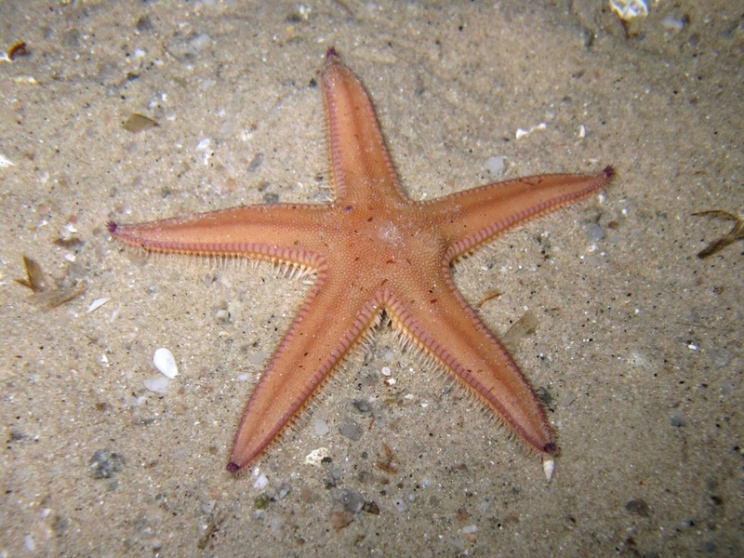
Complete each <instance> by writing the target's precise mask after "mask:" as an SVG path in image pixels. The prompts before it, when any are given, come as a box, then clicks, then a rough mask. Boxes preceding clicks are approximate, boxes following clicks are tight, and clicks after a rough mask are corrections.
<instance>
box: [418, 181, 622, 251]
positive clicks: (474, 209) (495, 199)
mask: <svg viewBox="0 0 744 558" xmlns="http://www.w3.org/2000/svg"><path fill="white" fill-rule="evenodd" d="M613 172H614V171H613V170H612V167H607V168H605V170H603V171H602V172H600V173H599V174H596V175H579V174H547V175H539V176H531V177H526V178H518V179H516V180H510V181H507V182H496V183H494V184H488V185H486V186H481V187H480V188H474V189H472V190H466V191H464V192H457V193H455V194H451V195H449V196H446V197H444V198H440V199H437V200H433V201H431V202H428V203H427V206H428V207H427V209H428V208H432V214H436V215H439V216H440V217H439V219H440V220H441V224H442V229H441V232H442V234H444V236H445V238H446V239H447V242H448V243H449V244H450V252H449V257H450V261H451V260H452V259H456V258H457V257H458V256H461V255H463V254H465V253H467V252H469V251H471V250H472V249H473V248H475V247H477V246H479V245H480V244H482V243H484V242H488V241H489V240H490V239H492V238H493V237H494V236H495V235H497V234H498V233H500V232H501V231H503V230H504V229H507V228H509V227H512V226H514V225H516V224H518V223H521V222H523V221H526V220H527V219H531V218H534V217H536V216H538V215H540V214H543V213H547V212H549V211H553V210H555V209H558V208H560V207H563V206H565V205H568V204H570V203H573V202H576V201H578V200H581V199H583V198H585V197H587V196H588V195H590V194H591V193H592V192H595V191H597V190H599V189H600V188H602V187H603V186H604V185H605V184H606V183H607V181H608V180H609V178H610V177H611V176H612V174H613ZM453 208H454V209H453Z"/></svg>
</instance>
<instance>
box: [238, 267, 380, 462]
mask: <svg viewBox="0 0 744 558" xmlns="http://www.w3.org/2000/svg"><path fill="white" fill-rule="evenodd" d="M379 315H380V299H379V296H378V297H375V296H372V297H371V298H370V297H369V296H366V297H365V296H364V294H362V292H361V291H359V292H357V294H356V295H355V294H354V293H353V292H352V289H349V288H348V286H347V285H345V284H344V282H343V281H341V280H334V279H332V278H331V277H330V276H328V275H327V273H326V269H325V264H323V265H322V266H321V268H320V269H319V271H318V280H317V281H316V283H315V285H314V287H313V289H312V292H311V293H310V295H309V296H308V298H307V300H306V301H305V303H304V304H303V306H302V307H301V308H300V311H299V312H298V314H297V317H296V318H295V319H294V321H293V323H292V325H291V327H290V328H289V331H288V332H287V334H286V335H285V336H284V339H283V340H282V342H281V343H280V345H279V347H278V348H277V349H276V352H275V353H274V355H273V356H272V358H271V362H270V363H269V365H268V366H267V368H266V370H265V371H264V372H263V374H262V375H261V379H260V380H259V382H258V384H257V385H256V388H255V389H254V391H253V394H252V395H251V398H250V400H249V401H248V404H247V405H246V407H245V410H244V411H243V417H242V419H241V421H240V426H239V427H238V431H237V433H236V434H235V439H234V441H233V447H232V451H231V454H230V462H229V463H228V465H227V469H228V471H230V472H236V471H238V470H239V469H241V468H243V467H245V466H246V465H248V464H249V463H250V462H251V461H253V459H255V458H256V456H257V455H258V454H259V453H261V452H262V451H263V450H264V448H266V446H268V445H269V444H270V443H271V442H272V441H273V440H274V439H276V438H277V436H279V435H280V434H281V433H282V431H283V430H284V429H285V428H286V427H287V426H288V425H289V424H290V423H291V422H292V421H293V420H294V418H295V417H296V416H297V414H298V413H299V412H300V411H301V410H302V409H303V407H304V406H305V405H306V404H307V403H308V402H309V400H310V399H311V398H312V397H313V395H314V394H315V393H316V392H317V390H318V389H319V388H320V386H321V385H322V384H323V382H324V381H325V379H326V378H327V376H328V375H329V374H330V373H331V372H332V371H333V370H334V369H335V368H336V367H337V366H338V365H339V364H340V363H341V362H342V361H343V359H344V358H345V356H346V355H347V353H348V352H349V350H350V349H351V348H352V347H353V346H354V345H355V343H356V342H357V341H358V340H359V339H360V337H361V336H362V335H363V334H364V332H365V331H366V330H367V329H369V327H371V326H372V325H373V324H374V323H375V321H376V320H377V319H379Z"/></svg>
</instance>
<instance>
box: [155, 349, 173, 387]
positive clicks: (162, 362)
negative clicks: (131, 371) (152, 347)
mask: <svg viewBox="0 0 744 558" xmlns="http://www.w3.org/2000/svg"><path fill="white" fill-rule="evenodd" d="M152 363H153V364H154V365H155V368H157V369H158V370H159V371H160V373H161V374H163V375H164V376H167V377H168V378H170V379H171V380H172V379H173V378H175V377H176V376H178V365H176V359H175V357H174V356H173V353H171V352H170V351H169V350H168V349H166V348H164V347H161V348H159V349H157V350H156V351H155V354H154V355H153V356H152Z"/></svg>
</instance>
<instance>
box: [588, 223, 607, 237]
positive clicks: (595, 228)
mask: <svg viewBox="0 0 744 558" xmlns="http://www.w3.org/2000/svg"><path fill="white" fill-rule="evenodd" d="M604 236H605V233H604V230H603V229H602V227H600V226H599V225H598V224H597V223H593V224H591V225H589V226H588V227H587V228H586V237H587V239H589V240H590V241H591V242H598V241H600V240H602V239H603V238H604Z"/></svg>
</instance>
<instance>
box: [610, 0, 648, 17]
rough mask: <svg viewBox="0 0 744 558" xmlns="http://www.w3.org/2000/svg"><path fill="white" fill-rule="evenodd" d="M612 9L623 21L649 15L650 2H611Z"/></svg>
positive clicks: (641, 0)
mask: <svg viewBox="0 0 744 558" xmlns="http://www.w3.org/2000/svg"><path fill="white" fill-rule="evenodd" d="M610 9H611V10H612V11H613V12H615V14H617V17H619V18H620V19H622V20H623V21H630V20H631V19H633V18H636V17H645V16H647V15H648V2H646V1H645V0H610Z"/></svg>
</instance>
